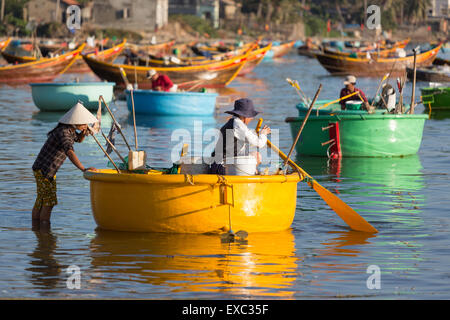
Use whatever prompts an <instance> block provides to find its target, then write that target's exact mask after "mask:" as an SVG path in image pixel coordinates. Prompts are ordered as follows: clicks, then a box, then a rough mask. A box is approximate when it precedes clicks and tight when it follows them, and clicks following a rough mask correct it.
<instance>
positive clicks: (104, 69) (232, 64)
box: [83, 53, 249, 89]
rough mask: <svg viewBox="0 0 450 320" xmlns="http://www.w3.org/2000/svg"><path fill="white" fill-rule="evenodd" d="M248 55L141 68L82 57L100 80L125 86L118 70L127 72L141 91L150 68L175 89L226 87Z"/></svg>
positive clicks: (147, 85)
mask: <svg viewBox="0 0 450 320" xmlns="http://www.w3.org/2000/svg"><path fill="white" fill-rule="evenodd" d="M248 55H249V53H246V54H244V55H240V56H236V57H233V58H230V59H228V60H224V61H217V62H212V63H208V64H204V65H200V66H186V67H168V68H156V67H151V68H149V67H141V66H130V65H120V64H111V63H107V62H103V61H98V60H97V59H95V58H93V57H90V56H86V55H83V59H84V60H85V61H86V63H87V64H88V65H89V67H90V68H91V69H92V71H93V72H94V73H95V74H96V75H97V76H98V77H99V78H101V79H103V80H107V81H111V82H115V83H116V84H117V85H119V86H124V82H123V79H122V76H121V73H120V68H123V70H124V71H125V72H126V75H127V78H128V81H129V82H130V83H137V84H138V85H139V88H141V89H149V88H151V82H150V80H149V79H147V72H148V71H149V70H151V69H154V70H156V71H158V72H159V73H161V74H165V75H167V76H168V77H169V78H170V79H171V80H172V82H173V83H174V84H177V85H178V88H189V87H191V86H193V85H201V86H202V87H208V88H211V87H223V86H227V85H228V84H229V83H230V82H231V81H233V79H234V78H235V77H236V76H237V75H238V74H239V72H240V71H241V69H242V68H243V67H244V65H245V63H246V61H247V57H248Z"/></svg>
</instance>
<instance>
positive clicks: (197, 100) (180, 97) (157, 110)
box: [126, 89, 218, 116]
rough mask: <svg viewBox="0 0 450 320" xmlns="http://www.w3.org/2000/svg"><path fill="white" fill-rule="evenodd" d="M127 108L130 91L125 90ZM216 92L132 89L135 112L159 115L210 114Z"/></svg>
mask: <svg viewBox="0 0 450 320" xmlns="http://www.w3.org/2000/svg"><path fill="white" fill-rule="evenodd" d="M126 94H127V106H128V110H130V111H131V110H132V103H131V95H130V91H128V90H127V91H126ZM217 96H218V94H217V93H206V92H162V91H151V90H141V89H137V90H134V91H133V97H134V109H135V112H136V113H141V114H152V115H159V116H210V115H213V114H214V109H215V106H216V98H217Z"/></svg>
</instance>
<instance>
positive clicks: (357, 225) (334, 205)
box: [260, 119, 378, 233]
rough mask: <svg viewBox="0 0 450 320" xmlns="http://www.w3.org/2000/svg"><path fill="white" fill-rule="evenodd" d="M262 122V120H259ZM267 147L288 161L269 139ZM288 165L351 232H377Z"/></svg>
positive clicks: (298, 170)
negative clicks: (305, 180) (303, 178)
mask: <svg viewBox="0 0 450 320" xmlns="http://www.w3.org/2000/svg"><path fill="white" fill-rule="evenodd" d="M260 121H262V119H260ZM267 145H268V146H269V147H270V148H272V150H273V151H275V152H277V153H278V155H279V156H280V157H281V159H283V160H286V159H288V158H287V156H286V155H285V154H284V153H283V152H282V151H281V150H280V149H278V148H277V147H276V146H274V145H273V144H272V143H271V142H270V140H269V139H267ZM288 164H289V165H290V166H291V167H292V168H293V169H294V170H296V171H297V172H300V173H301V174H302V175H304V176H306V177H308V178H310V179H311V182H308V184H309V185H310V186H311V187H312V188H313V189H314V190H315V191H316V192H317V193H318V194H319V196H320V197H321V198H322V199H323V200H324V201H325V202H326V203H327V204H328V205H329V206H330V208H331V209H333V211H334V212H336V214H337V215H338V216H339V217H341V219H342V220H344V222H345V223H346V224H347V225H348V226H349V227H350V228H351V229H353V230H356V231H363V232H371V233H376V232H378V230H377V229H375V228H374V227H373V226H372V225H371V224H369V223H368V222H367V221H366V220H364V218H362V217H361V216H360V215H359V214H358V213H357V212H356V211H355V210H353V209H352V208H351V207H350V206H349V205H348V204H346V203H345V202H344V201H342V200H341V199H339V198H338V197H337V196H336V195H334V194H333V193H331V192H330V191H328V190H327V189H325V188H324V187H323V186H321V185H320V184H319V183H318V182H317V181H316V180H315V179H314V178H313V177H311V176H310V175H309V174H308V173H307V172H306V171H305V170H303V169H302V168H301V167H300V166H298V165H297V164H296V163H295V162H294V161H292V160H291V159H288Z"/></svg>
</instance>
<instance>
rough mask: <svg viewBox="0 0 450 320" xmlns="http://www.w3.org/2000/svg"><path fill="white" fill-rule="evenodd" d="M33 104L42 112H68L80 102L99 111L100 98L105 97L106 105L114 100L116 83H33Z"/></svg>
mask: <svg viewBox="0 0 450 320" xmlns="http://www.w3.org/2000/svg"><path fill="white" fill-rule="evenodd" d="M30 86H31V94H32V97H33V102H34V104H35V105H36V107H38V108H39V109H40V110H41V111H67V110H70V109H71V108H72V107H73V106H74V105H75V104H76V103H77V101H78V100H80V101H82V102H83V105H84V106H85V107H86V108H88V109H90V110H97V109H98V98H99V96H100V95H102V96H103V98H104V99H105V101H106V103H108V104H109V103H110V102H111V101H112V100H113V89H114V83H112V82H82V83H32V84H30Z"/></svg>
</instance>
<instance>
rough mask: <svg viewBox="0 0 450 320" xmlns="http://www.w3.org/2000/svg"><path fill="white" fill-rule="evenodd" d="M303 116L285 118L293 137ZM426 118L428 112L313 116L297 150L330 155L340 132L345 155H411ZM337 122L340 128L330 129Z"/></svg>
mask: <svg viewBox="0 0 450 320" xmlns="http://www.w3.org/2000/svg"><path fill="white" fill-rule="evenodd" d="M304 117H305V116H304V115H300V116H299V117H295V118H286V122H288V123H289V124H290V127H291V131H292V135H293V136H294V137H295V136H296V135H297V132H298V130H299V128H300V126H301V124H302V121H303V119H304ZM425 119H428V116H427V115H426V114H367V113H366V114H360V115H354V114H353V115H348V114H334V115H319V116H316V115H311V116H310V117H309V118H308V121H307V123H306V125H305V128H304V129H303V132H302V135H301V137H300V140H299V142H298V143H297V145H296V150H297V153H298V154H300V155H308V156H318V157H327V156H328V153H329V147H330V146H331V145H332V143H333V141H332V139H333V133H334V134H335V135H336V132H337V136H338V137H339V140H340V143H339V146H340V150H341V156H342V157H396V156H406V155H411V154H415V153H417V151H418V150H419V147H420V144H421V141H422V133H423V127H424V124H425ZM335 123H338V130H337V131H334V132H331V130H336V129H333V128H330V125H332V124H335ZM327 142H328V143H327ZM324 143H327V144H324Z"/></svg>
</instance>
